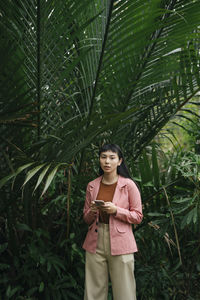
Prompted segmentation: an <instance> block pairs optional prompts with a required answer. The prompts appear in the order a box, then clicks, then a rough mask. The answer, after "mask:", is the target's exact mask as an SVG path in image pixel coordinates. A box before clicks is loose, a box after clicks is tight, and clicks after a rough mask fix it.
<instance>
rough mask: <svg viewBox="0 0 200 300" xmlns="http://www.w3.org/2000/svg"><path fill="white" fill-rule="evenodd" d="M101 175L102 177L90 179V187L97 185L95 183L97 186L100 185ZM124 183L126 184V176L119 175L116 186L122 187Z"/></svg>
mask: <svg viewBox="0 0 200 300" xmlns="http://www.w3.org/2000/svg"><path fill="white" fill-rule="evenodd" d="M102 177H103V176H99V177H97V178H96V179H95V180H93V181H91V182H90V183H89V185H90V186H91V187H95V186H97V185H98V186H99V185H100V182H101V180H102ZM125 185H127V178H125V177H122V176H120V175H119V178H118V181H117V186H118V187H119V188H122V187H124V186H125Z"/></svg>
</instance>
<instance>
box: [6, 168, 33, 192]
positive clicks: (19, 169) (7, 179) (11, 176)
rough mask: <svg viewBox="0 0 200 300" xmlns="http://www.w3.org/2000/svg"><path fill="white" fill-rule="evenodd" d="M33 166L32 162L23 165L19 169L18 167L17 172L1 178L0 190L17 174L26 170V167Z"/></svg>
mask: <svg viewBox="0 0 200 300" xmlns="http://www.w3.org/2000/svg"><path fill="white" fill-rule="evenodd" d="M33 164H34V162H31V163H28V164H26V165H23V166H21V167H19V168H18V169H17V171H16V172H15V173H13V174H10V175H8V176H6V177H4V178H2V179H1V180H0V188H2V186H4V185H5V184H6V182H8V181H9V180H10V179H12V178H13V177H16V176H17V175H18V174H20V173H21V172H22V171H23V170H25V169H27V168H28V167H30V166H32V165H33Z"/></svg>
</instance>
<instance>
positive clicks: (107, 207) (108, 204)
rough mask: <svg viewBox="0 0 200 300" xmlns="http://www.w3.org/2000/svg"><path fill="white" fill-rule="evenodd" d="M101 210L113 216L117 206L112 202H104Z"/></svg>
mask: <svg viewBox="0 0 200 300" xmlns="http://www.w3.org/2000/svg"><path fill="white" fill-rule="evenodd" d="M101 210H102V211H105V212H106V213H107V214H108V215H114V214H116V212H117V206H116V205H115V204H114V203H112V202H105V204H104V205H103V206H101Z"/></svg>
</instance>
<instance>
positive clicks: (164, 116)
mask: <svg viewBox="0 0 200 300" xmlns="http://www.w3.org/2000/svg"><path fill="white" fill-rule="evenodd" d="M1 10H2V17H1V20H0V26H1V29H2V30H3V33H4V35H3V37H4V39H5V36H6V34H9V37H10V40H12V43H13V45H14V46H13V47H12V49H13V51H9V52H8V54H6V51H5V49H6V48H5V47H3V46H2V47H1V50H0V51H1V52H2V53H4V56H5V57H6V61H7V62H8V58H9V57H13V53H14V52H16V51H17V54H18V55H17V56H16V57H15V64H14V66H13V67H12V64H10V65H9V64H8V71H7V72H6V73H5V75H4V84H5V82H7V81H8V78H9V75H10V72H11V70H14V69H18V73H17V74H18V76H17V77H15V76H13V82H14V86H15V87H16V88H15V91H14V90H13V89H10V90H11V92H10V94H9V95H8V97H7V98H9V99H10V100H9V105H7V107H6V111H5V110H4V109H3V105H2V107H1V109H0V115H2V116H4V124H3V126H4V127H3V129H2V133H3V134H5V130H6V129H7V126H8V125H9V124H8V123H9V118H10V119H12V120H15V121H17V120H18V121H19V119H17V118H22V116H23V113H25V111H26V109H28V107H26V108H25V106H24V105H25V104H28V103H30V104H31V105H33V106H34V105H35V104H34V103H36V109H35V111H36V112H37V115H35V112H34V110H33V111H32V114H31V116H30V119H28V120H27V119H25V120H24V121H25V122H26V125H27V124H29V122H28V121H29V120H31V122H30V124H36V125H37V130H35V132H34V134H33V131H31V130H30V129H27V131H26V134H25V135H24V141H23V140H22V141H20V145H21V146H22V148H23V149H25V148H26V147H27V142H26V141H27V139H29V140H30V139H31V144H29V145H28V151H27V153H28V157H29V156H32V158H33V159H35V161H36V160H37V161H38V166H39V165H40V164H43V163H47V164H50V163H51V162H53V163H54V164H57V166H60V164H62V163H68V164H70V162H71V161H72V160H74V158H76V164H77V167H79V165H81V166H82V162H83V161H84V155H82V156H80V153H81V152H82V151H83V150H84V149H85V148H86V147H87V146H88V145H90V144H91V143H95V144H97V145H98V144H100V143H101V142H102V141H109V140H112V141H113V142H117V143H119V144H122V145H123V144H124V145H126V144H129V146H130V147H131V149H132V151H133V156H134V157H137V156H138V155H139V153H140V152H141V151H142V149H143V148H144V147H145V146H146V145H147V144H148V143H149V142H150V141H151V140H152V139H153V137H154V136H155V135H156V134H157V133H158V131H159V130H160V129H161V128H162V127H163V126H164V125H165V124H166V123H167V122H168V120H169V119H170V117H172V116H173V115H174V114H175V113H176V112H177V111H178V110H180V109H181V107H182V106H183V105H184V104H185V103H187V102H188V101H189V100H190V99H191V98H192V96H193V95H195V94H196V93H197V92H198V91H199V89H200V74H199V43H198V41H199V14H200V13H199V11H200V3H199V1H193V0H187V1H186V0H181V1H170V0H166V1H158V0H152V1H147V0H140V1H139V0H137V1H134V2H133V1H114V0H110V1H105V0H104V1H100V0H95V1H89V0H83V1H78V0H67V1H66V0H65V1H64V0H59V1H57V2H56V5H55V3H54V2H52V1H49V0H47V1H44V2H42V1H37V3H36V1H32V2H30V1H27V0H26V1H18V2H7V1H5V0H3V1H2V3H1ZM11 61H12V62H13V60H11ZM6 65H7V64H4V66H6ZM19 66H20V68H19ZM24 74H25V75H24ZM7 89H9V86H8V85H5V89H4V90H5V91H6V90H7ZM26 92H27V93H26ZM4 94H6V93H4ZM15 94H16V97H13V96H14V95H15ZM19 95H24V96H23V97H22V99H21V106H19V107H18V108H19V109H18V110H17V109H15V110H14V111H15V112H16V115H15V117H12V118H11V117H9V114H10V113H11V112H12V110H11V107H12V105H13V103H15V102H16V99H20V98H19ZM25 95H26V96H25ZM1 99H3V100H2V103H4V102H5V99H6V98H5V99H4V98H3V96H1ZM34 107H35V106H34ZM6 114H7V117H6ZM29 115H30V110H29ZM10 116H12V115H11V114H10ZM6 118H7V120H8V121H7V122H6V121H5V120H6ZM24 125H25V124H24ZM22 135H23V133H22V132H21V133H20V134H19V135H16V136H15V135H14V139H15V141H14V142H16V144H17V142H18V141H19V136H22ZM54 137H56V138H54ZM32 145H33V147H31V146H32ZM36 146H37V147H38V149H39V151H37V152H36V151H35V147H36ZM31 149H32V150H31ZM25 151H26V150H25ZM82 153H83V152H82ZM35 167H36V166H35ZM57 169H58V168H57ZM57 169H56V167H54V170H57ZM80 169H81V168H80ZM40 172H41V173H40ZM43 172H44V170H43V171H42V170H39V171H38V174H39V173H40V175H38V176H39V178H38V183H40V182H41V178H42V179H43V178H44V176H43V175H45V174H46V175H47V178H48V180H47V181H46V185H45V190H46V189H47V187H48V186H49V184H50V182H51V181H52V175H55V173H56V172H53V171H52V170H51V168H49V169H46V172H47V173H45V174H44V173H43ZM49 172H50V173H49ZM32 174H33V173H32ZM42 174H43V175H42ZM40 176H41V177H40ZM48 176H50V177H48ZM38 183H37V185H36V186H38Z"/></svg>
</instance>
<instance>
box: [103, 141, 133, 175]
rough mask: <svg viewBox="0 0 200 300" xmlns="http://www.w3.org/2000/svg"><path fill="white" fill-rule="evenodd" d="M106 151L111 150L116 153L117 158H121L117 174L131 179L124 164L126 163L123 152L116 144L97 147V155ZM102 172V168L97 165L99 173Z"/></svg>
mask: <svg viewBox="0 0 200 300" xmlns="http://www.w3.org/2000/svg"><path fill="white" fill-rule="evenodd" d="M107 151H112V152H115V153H117V155H118V157H119V159H122V163H121V165H120V166H118V167H117V174H119V175H121V176H123V177H125V178H130V179H132V178H131V176H130V173H129V170H128V168H127V166H126V163H125V161H124V157H123V153H122V151H121V149H120V147H119V146H118V145H116V144H105V145H103V146H102V147H101V148H100V149H99V156H100V154H101V153H102V152H107ZM103 173H104V172H103V170H102V168H101V167H99V175H103Z"/></svg>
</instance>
